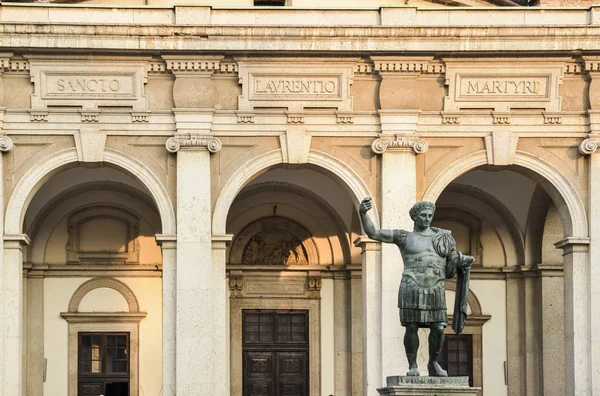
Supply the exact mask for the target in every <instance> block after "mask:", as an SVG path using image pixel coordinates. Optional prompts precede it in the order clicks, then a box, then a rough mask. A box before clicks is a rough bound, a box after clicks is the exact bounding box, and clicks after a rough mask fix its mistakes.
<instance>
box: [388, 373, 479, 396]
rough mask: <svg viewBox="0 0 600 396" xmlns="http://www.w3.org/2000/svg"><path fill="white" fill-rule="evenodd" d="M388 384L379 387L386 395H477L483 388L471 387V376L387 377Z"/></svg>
mask: <svg viewBox="0 0 600 396" xmlns="http://www.w3.org/2000/svg"><path fill="white" fill-rule="evenodd" d="M386 382H387V386H386V387H385V388H379V389H377V391H378V392H379V394H380V395H386V396H448V395H451V396H477V393H478V392H479V391H480V390H481V388H471V387H469V377H408V376H401V375H397V376H392V377H387V381H386Z"/></svg>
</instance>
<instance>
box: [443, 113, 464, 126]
mask: <svg viewBox="0 0 600 396" xmlns="http://www.w3.org/2000/svg"><path fill="white" fill-rule="evenodd" d="M441 115H442V124H460V113H447V112H442V113H441Z"/></svg>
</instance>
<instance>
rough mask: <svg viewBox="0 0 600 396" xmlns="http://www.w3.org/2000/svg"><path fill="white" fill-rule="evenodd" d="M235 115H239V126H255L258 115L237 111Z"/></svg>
mask: <svg viewBox="0 0 600 396" xmlns="http://www.w3.org/2000/svg"><path fill="white" fill-rule="evenodd" d="M235 114H236V115H237V122H238V124H254V121H255V119H256V114H255V113H253V112H242V111H237V112H236V113H235Z"/></svg>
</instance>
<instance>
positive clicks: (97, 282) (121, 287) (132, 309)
mask: <svg viewBox="0 0 600 396" xmlns="http://www.w3.org/2000/svg"><path fill="white" fill-rule="evenodd" d="M100 288H108V289H113V290H115V291H117V292H118V293H120V294H121V295H122V296H123V298H125V301H127V305H128V307H129V313H140V304H139V303H138V300H137V297H136V296H135V293H134V292H133V291H132V290H131V289H130V288H129V286H127V285H126V284H125V283H123V282H121V281H119V280H116V279H114V278H109V277H98V278H94V279H90V280H89V281H87V282H85V283H84V284H82V285H81V286H79V288H78V289H77V290H76V291H75V293H73V296H72V297H71V300H70V301H69V308H68V312H69V313H75V312H79V304H81V301H82V300H83V298H84V297H85V296H86V295H87V294H88V293H89V292H91V291H92V290H96V289H100Z"/></svg>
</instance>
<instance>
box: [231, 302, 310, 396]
mask: <svg viewBox="0 0 600 396" xmlns="http://www.w3.org/2000/svg"><path fill="white" fill-rule="evenodd" d="M242 315H243V320H242V325H243V329H242V333H243V344H242V348H243V349H242V351H243V352H242V353H243V389H244V391H243V395H244V396H308V367H309V366H308V363H309V362H308V358H309V356H308V311H300V310H295V311H282V310H277V311H276V310H243V313H242Z"/></svg>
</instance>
